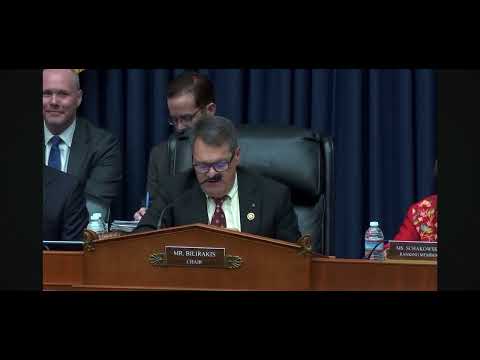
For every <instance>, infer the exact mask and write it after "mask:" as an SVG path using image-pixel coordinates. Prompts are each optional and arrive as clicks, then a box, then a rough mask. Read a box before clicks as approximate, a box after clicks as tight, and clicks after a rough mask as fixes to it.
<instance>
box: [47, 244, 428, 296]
mask: <svg viewBox="0 0 480 360" xmlns="http://www.w3.org/2000/svg"><path fill="white" fill-rule="evenodd" d="M83 254H84V253H83V252H82V251H80V252H75V251H73V252H72V251H44V254H43V282H44V289H45V290H74V289H76V290H126V289H136V290H157V289H158V290H168V289H172V288H171V287H170V288H165V287H162V286H159V287H147V288H145V287H138V288H136V287H133V288H132V287H128V288H125V287H112V286H101V285H99V286H85V285H84V284H83V276H84V271H83ZM310 281H311V287H310V288H311V289H312V290H317V291H318V290H321V291H436V290H437V264H436V263H432V262H426V261H420V262H418V261H398V260H397V261H393V260H387V261H385V262H376V261H368V260H357V259H336V258H332V257H313V258H312V266H311V277H310ZM178 289H182V288H181V287H179V288H175V290H178ZM197 289H198V290H205V289H202V287H201V285H199V287H198V288H197ZM185 290H192V289H191V288H188V289H187V288H185ZM211 290H229V289H227V288H218V289H217V288H216V289H211Z"/></svg>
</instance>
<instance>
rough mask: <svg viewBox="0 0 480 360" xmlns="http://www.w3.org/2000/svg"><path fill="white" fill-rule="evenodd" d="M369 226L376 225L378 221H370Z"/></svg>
mask: <svg viewBox="0 0 480 360" xmlns="http://www.w3.org/2000/svg"><path fill="white" fill-rule="evenodd" d="M370 226H378V221H370Z"/></svg>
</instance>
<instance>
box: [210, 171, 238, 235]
mask: <svg viewBox="0 0 480 360" xmlns="http://www.w3.org/2000/svg"><path fill="white" fill-rule="evenodd" d="M205 195H206V194H205ZM206 198H207V212H208V223H209V224H210V223H211V222H212V217H213V213H214V212H215V207H216V205H215V200H213V198H211V197H209V196H208V195H206ZM222 209H223V212H224V213H225V220H226V223H227V229H235V230H239V231H241V230H242V225H241V223H240V202H239V200H238V180H237V174H235V182H234V184H233V187H232V188H231V190H230V192H229V193H228V194H227V198H226V199H225V201H224V202H223V205H222Z"/></svg>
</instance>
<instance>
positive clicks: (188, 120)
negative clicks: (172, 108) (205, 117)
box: [168, 108, 202, 126]
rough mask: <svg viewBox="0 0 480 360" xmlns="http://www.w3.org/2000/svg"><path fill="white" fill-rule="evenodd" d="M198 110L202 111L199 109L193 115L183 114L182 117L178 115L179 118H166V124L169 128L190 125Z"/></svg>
mask: <svg viewBox="0 0 480 360" xmlns="http://www.w3.org/2000/svg"><path fill="white" fill-rule="evenodd" d="M200 110H202V108H199V109H198V110H197V111H195V112H194V113H193V114H183V115H180V116H170V117H169V118H168V123H169V124H170V125H171V126H175V125H177V124H179V123H183V124H190V123H191V122H192V121H193V118H194V117H195V115H197V114H198V112H199V111H200Z"/></svg>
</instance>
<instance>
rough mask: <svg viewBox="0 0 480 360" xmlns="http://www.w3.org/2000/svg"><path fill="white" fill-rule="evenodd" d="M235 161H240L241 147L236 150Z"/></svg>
mask: <svg viewBox="0 0 480 360" xmlns="http://www.w3.org/2000/svg"><path fill="white" fill-rule="evenodd" d="M234 158H235V160H237V161H240V146H239V147H237V150H235V156H234Z"/></svg>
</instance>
